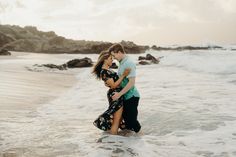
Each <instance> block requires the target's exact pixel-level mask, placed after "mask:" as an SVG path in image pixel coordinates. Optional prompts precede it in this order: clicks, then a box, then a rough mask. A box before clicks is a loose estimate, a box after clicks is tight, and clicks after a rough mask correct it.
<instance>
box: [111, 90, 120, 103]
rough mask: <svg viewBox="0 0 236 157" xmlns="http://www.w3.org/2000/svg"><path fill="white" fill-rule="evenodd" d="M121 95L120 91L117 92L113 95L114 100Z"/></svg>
mask: <svg viewBox="0 0 236 157" xmlns="http://www.w3.org/2000/svg"><path fill="white" fill-rule="evenodd" d="M120 97H121V95H120V93H117V92H115V94H114V95H113V96H112V100H113V101H116V100H118V99H119V98H120Z"/></svg>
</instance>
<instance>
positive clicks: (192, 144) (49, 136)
mask: <svg viewBox="0 0 236 157" xmlns="http://www.w3.org/2000/svg"><path fill="white" fill-rule="evenodd" d="M146 53H151V54H152V55H154V56H156V57H159V56H164V57H163V58H162V59H161V62H160V63H159V64H156V65H146V66H143V65H137V78H136V86H137V88H138V90H139V91H140V94H141V99H140V103H139V116H138V118H139V121H140V123H141V125H142V132H143V135H135V134H133V135H131V136H129V137H123V136H114V135H109V134H107V133H106V132H102V131H100V130H98V129H97V128H95V127H94V126H93V124H92V122H93V121H94V119H95V118H96V117H97V116H98V115H99V114H101V113H102V112H103V111H104V110H105V109H106V108H107V106H108V102H107V99H106V91H107V90H108V89H107V87H105V86H104V84H103V82H102V81H98V80H96V79H95V78H94V76H92V74H91V68H83V69H70V70H69V72H70V73H76V78H77V80H78V81H77V83H76V85H75V86H73V87H72V88H71V89H69V90H68V91H66V92H65V93H64V94H62V95H60V96H59V97H58V98H57V99H55V100H53V101H51V102H48V103H46V104H43V105H42V106H41V107H39V108H38V109H37V111H35V112H30V113H28V114H27V115H28V116H27V117H23V118H21V119H14V118H11V119H9V118H7V117H6V118H5V119H2V120H1V121H0V154H1V152H2V154H4V153H5V154H11V153H12V154H16V156H24V157H32V156H34V157H44V156H46V157H54V156H58V157H59V156H61V157H62V156H63V157H64V156H66V157H75V156H79V157H106V156H108V157H132V156H137V157H146V156H148V157H198V156H204V157H220V156H221V157H228V156H230V157H231V156H236V103H235V102H236V52H235V51H230V50H219V51H216V50H208V51H182V52H172V51H161V52H157V51H148V52H146ZM141 55H142V56H144V55H145V54H141ZM84 56H87V55H68V54H61V55H54V59H53V60H54V61H55V62H60V61H61V60H64V59H65V58H68V59H69V58H75V57H78V58H81V57H84ZM130 56H131V57H132V58H133V59H134V61H135V62H138V60H137V58H138V56H139V55H130ZM44 57H45V56H44ZM89 57H91V58H92V59H93V60H96V58H97V55H90V56H89ZM22 58H23V59H27V58H30V56H23V57H22ZM52 73H53V72H52ZM0 156H1V155H0Z"/></svg>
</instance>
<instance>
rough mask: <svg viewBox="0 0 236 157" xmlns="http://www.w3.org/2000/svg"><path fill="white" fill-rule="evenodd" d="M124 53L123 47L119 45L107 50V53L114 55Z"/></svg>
mask: <svg viewBox="0 0 236 157" xmlns="http://www.w3.org/2000/svg"><path fill="white" fill-rule="evenodd" d="M119 51H120V52H121V53H125V50H124V47H123V46H122V45H121V44H114V45H112V46H111V47H110V48H109V53H111V52H114V53H118V52H119Z"/></svg>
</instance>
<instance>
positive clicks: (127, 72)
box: [106, 69, 130, 89]
mask: <svg viewBox="0 0 236 157" xmlns="http://www.w3.org/2000/svg"><path fill="white" fill-rule="evenodd" d="M129 73H130V69H125V71H124V73H123V74H122V75H121V76H120V78H119V79H118V80H117V81H116V82H114V80H113V79H112V78H110V79H108V80H107V81H106V84H107V85H108V86H109V87H110V88H112V89H114V88H117V87H118V86H119V85H120V83H121V82H122V80H123V79H124V78H125V77H126V76H128V75H129Z"/></svg>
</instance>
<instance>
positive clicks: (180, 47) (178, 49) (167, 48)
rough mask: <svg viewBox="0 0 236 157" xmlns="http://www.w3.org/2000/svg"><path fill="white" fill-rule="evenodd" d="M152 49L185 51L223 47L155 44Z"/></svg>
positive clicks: (219, 47)
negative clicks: (159, 45) (162, 45)
mask: <svg viewBox="0 0 236 157" xmlns="http://www.w3.org/2000/svg"><path fill="white" fill-rule="evenodd" d="M151 49H153V50H156V51H184V50H212V49H223V47H221V46H179V47H157V46H156V45H153V46H152V47H151Z"/></svg>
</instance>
